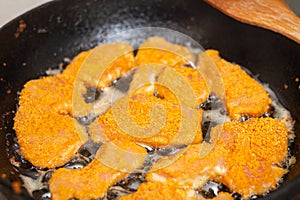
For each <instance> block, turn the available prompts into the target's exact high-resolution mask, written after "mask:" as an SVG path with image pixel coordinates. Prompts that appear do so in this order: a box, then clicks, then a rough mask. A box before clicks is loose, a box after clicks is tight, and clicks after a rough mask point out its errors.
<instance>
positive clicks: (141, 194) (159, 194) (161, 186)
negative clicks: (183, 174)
mask: <svg viewBox="0 0 300 200" xmlns="http://www.w3.org/2000/svg"><path fill="white" fill-rule="evenodd" d="M152 199H156V200H167V199H175V200H193V199H196V192H195V191H194V190H190V189H188V190H184V189H181V188H177V187H174V186H173V185H172V184H165V183H160V182H156V183H153V182H146V183H142V184H141V185H140V186H139V187H138V190H137V192H135V193H132V194H128V195H125V196H121V198H120V200H152Z"/></svg>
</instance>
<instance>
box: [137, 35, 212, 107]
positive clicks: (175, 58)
mask: <svg viewBox="0 0 300 200" xmlns="http://www.w3.org/2000/svg"><path fill="white" fill-rule="evenodd" d="M194 60H195V56H194V54H193V53H191V52H190V51H189V50H188V48H186V47H183V46H180V45H176V44H172V43H170V42H168V41H166V40H165V39H163V38H159V37H152V38H148V39H147V41H146V42H145V43H143V44H142V45H141V46H140V48H139V51H138V53H137V56H136V62H137V66H143V65H149V64H161V65H164V66H168V67H172V68H174V69H175V70H176V71H177V72H179V73H180V74H181V75H182V76H183V77H185V78H186V80H187V82H188V83H189V84H190V85H191V87H192V88H193V90H194V92H195V94H196V97H197V101H198V103H199V104H200V103H202V102H203V101H205V100H206V98H207V97H208V95H209V89H208V87H207V85H206V83H205V81H204V79H203V78H202V76H201V74H200V73H199V71H198V70H196V69H193V68H191V67H186V66H184V65H185V64H188V62H189V61H192V62H193V61H194ZM145 75H146V76H149V75H148V74H145ZM137 76H140V74H138V75H137ZM146 78H149V77H146ZM157 78H158V79H159V75H158V77H157ZM152 90H153V91H155V92H157V93H158V94H159V95H161V96H162V97H164V98H167V97H168V96H169V92H168V90H166V89H164V88H162V87H159V86H155V87H153V88H152Z"/></svg>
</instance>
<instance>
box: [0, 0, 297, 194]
mask: <svg viewBox="0 0 300 200" xmlns="http://www.w3.org/2000/svg"><path fill="white" fill-rule="evenodd" d="M21 20H22V22H24V23H25V24H26V28H25V29H24V30H23V31H22V32H20V33H19V34H17V35H16V33H18V30H19V29H18V27H19V26H20V21H21ZM143 27H161V28H168V29H172V30H176V31H178V32H181V33H183V34H186V35H188V36H189V37H191V38H193V39H194V40H195V41H197V42H199V43H200V44H201V45H203V47H204V48H205V49H208V48H213V49H217V50H219V51H220V52H221V55H222V56H223V57H224V58H225V59H227V60H229V61H234V62H236V63H239V64H241V65H243V66H245V67H246V68H248V69H250V70H251V71H252V72H253V73H254V74H255V75H256V74H257V75H259V79H260V80H261V81H263V82H265V83H269V84H270V86H271V88H272V89H273V90H274V91H275V93H276V95H277V96H278V97H279V100H280V101H281V103H282V104H283V105H284V106H285V107H286V108H288V110H290V111H291V114H292V116H293V118H294V119H295V134H296V139H295V143H294V147H293V149H292V151H294V155H295V156H296V159H297V160H299V159H300V154H299V142H300V139H299V137H300V135H299V134H300V126H299V120H300V119H299V116H300V106H299V103H298V102H299V101H300V95H299V92H300V90H299V83H298V82H296V81H295V79H296V78H298V77H300V67H299V66H300V57H299V55H300V46H299V45H298V44H296V43H295V42H293V41H291V40H289V39H287V38H285V37H283V36H281V35H279V34H276V33H274V32H271V31H268V30H264V29H261V28H257V27H253V26H249V25H246V24H242V23H239V22H237V21H235V20H233V19H230V18H229V17H227V16H225V15H223V14H221V13H220V12H218V11H217V10H215V9H213V8H211V7H210V6H209V5H207V4H205V3H204V2H202V1H195V0H187V1H180V0H175V1H171V0H164V1H162V0H154V1H146V0H143V1H137V0H132V1H125V0H124V1H123V0H121V1H117V0H111V1H106V0H97V1H84V0H76V1H71V0H64V1H54V2H51V3H48V4H46V5H43V6H41V7H39V8H36V9H35V10H33V11H30V12H28V13H26V14H24V15H22V16H20V17H19V18H17V19H15V20H14V21H12V22H10V23H9V24H7V25H6V26H4V27H3V28H2V29H1V30H0V47H1V51H0V74H1V81H0V84H1V93H0V95H1V99H2V104H1V105H0V111H1V116H2V118H1V123H2V124H1V127H2V129H1V130H0V131H1V137H0V142H1V145H2V147H3V148H2V149H3V151H1V153H0V163H1V166H2V167H1V169H0V174H5V175H3V177H4V176H6V178H5V179H2V178H1V180H0V183H1V185H0V190H1V192H2V194H0V197H1V195H2V196H3V198H6V199H30V197H29V196H28V195H26V194H24V195H16V194H14V193H13V192H12V190H11V188H10V187H9V186H10V185H11V181H16V180H19V177H18V175H17V174H16V173H15V172H14V169H13V168H12V166H11V164H10V163H9V161H8V158H7V155H6V154H7V152H6V151H4V149H5V148H4V147H6V142H7V140H10V139H11V138H12V137H11V135H13V134H14V131H13V129H12V127H13V117H14V115H15V112H16V109H17V107H16V105H17V103H18V92H19V91H20V90H21V89H22V87H23V85H24V84H25V83H26V82H27V81H28V80H31V79H34V78H38V77H40V76H42V75H45V71H46V70H47V69H48V68H58V67H59V65H66V64H67V62H68V60H69V59H71V58H73V57H74V56H75V55H76V54H78V53H79V52H80V51H83V50H87V49H90V48H92V47H95V46H96V45H98V44H104V43H110V42H113V41H114V40H115V37H111V36H113V35H117V34H119V33H121V32H123V31H126V30H130V29H136V30H138V29H137V28H143ZM121 37H122V35H121ZM122 40H124V41H128V40H129V39H128V38H126V35H125V36H124V35H123V38H122ZM128 42H129V43H132V41H128ZM284 86H287V87H284ZM299 175H300V164H299V162H297V163H296V165H295V166H293V167H292V168H291V170H290V172H289V173H288V175H287V176H286V177H285V178H284V179H285V181H284V183H283V184H282V185H281V186H280V188H279V189H278V190H276V191H274V192H272V193H270V194H269V195H267V196H266V197H265V198H266V199H278V198H280V197H282V198H283V197H284V198H288V199H292V198H293V197H295V196H296V195H297V193H298V190H297V188H298V187H299V184H300V179H299V178H297V177H298V176H299ZM295 188H296V189H295Z"/></svg>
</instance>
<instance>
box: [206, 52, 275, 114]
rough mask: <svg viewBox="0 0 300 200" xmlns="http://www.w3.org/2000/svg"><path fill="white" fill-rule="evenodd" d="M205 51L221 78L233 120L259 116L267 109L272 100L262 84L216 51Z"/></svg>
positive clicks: (227, 105)
mask: <svg viewBox="0 0 300 200" xmlns="http://www.w3.org/2000/svg"><path fill="white" fill-rule="evenodd" d="M206 53H207V54H208V55H209V56H210V58H211V59H212V61H213V62H214V63H215V64H216V66H217V68H218V70H219V73H220V75H221V77H222V79H223V84H224V87H225V93H226V107H227V110H228V112H229V116H230V117H231V118H232V119H233V120H239V119H240V118H241V116H242V115H245V116H248V117H259V116H261V115H262V114H264V113H265V112H266V111H268V108H269V105H270V104H271V103H272V101H271V99H270V98H269V95H268V93H267V92H266V91H265V89H264V88H263V86H262V85H260V84H259V83H258V82H257V81H255V80H254V79H253V78H251V77H250V76H249V75H248V74H247V73H246V72H245V71H244V70H242V69H241V68H240V66H238V65H234V64H232V63H230V62H228V61H226V60H224V59H222V58H220V56H219V52H218V51H216V50H207V51H206Z"/></svg>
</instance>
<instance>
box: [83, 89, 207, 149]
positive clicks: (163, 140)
mask: <svg viewBox="0 0 300 200" xmlns="http://www.w3.org/2000/svg"><path fill="white" fill-rule="evenodd" d="M155 104H160V105H162V106H163V107H164V109H165V111H166V118H167V119H166V124H165V126H164V127H163V128H162V129H161V131H160V132H159V133H157V134H156V135H155V136H153V137H151V138H137V137H134V136H131V135H129V134H130V133H129V134H128V133H124V132H123V131H122V130H120V128H119V127H118V125H117V123H116V122H115V120H114V117H113V112H112V110H111V109H110V110H108V111H107V112H106V113H105V114H103V115H100V116H99V118H98V119H96V120H95V121H94V122H93V123H92V124H91V125H90V128H89V133H90V136H91V139H92V140H93V141H95V142H104V143H106V142H107V141H111V140H115V139H119V140H130V141H134V142H139V143H143V144H147V145H150V146H154V147H162V146H165V145H167V144H169V143H170V142H171V141H172V139H174V138H175V136H176V135H177V132H178V129H179V126H180V120H181V110H180V107H179V105H178V104H173V103H171V102H168V101H165V100H163V99H160V98H157V97H155V96H153V95H152V96H151V95H146V94H139V93H138V94H136V95H134V96H132V98H131V100H130V102H129V113H130V116H131V118H132V120H133V121H134V122H135V123H137V125H139V126H145V125H147V124H150V122H151V118H150V116H149V112H150V109H151V107H152V106H153V105H155ZM199 113H200V114H202V111H201V110H199ZM198 124H199V128H198V132H197V133H196V135H195V137H194V139H193V143H199V142H201V141H202V132H201V118H200V119H199V123H198ZM189 139H190V138H186V140H187V141H189ZM179 142H180V143H178V144H177V145H183V144H186V141H184V140H183V141H179Z"/></svg>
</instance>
